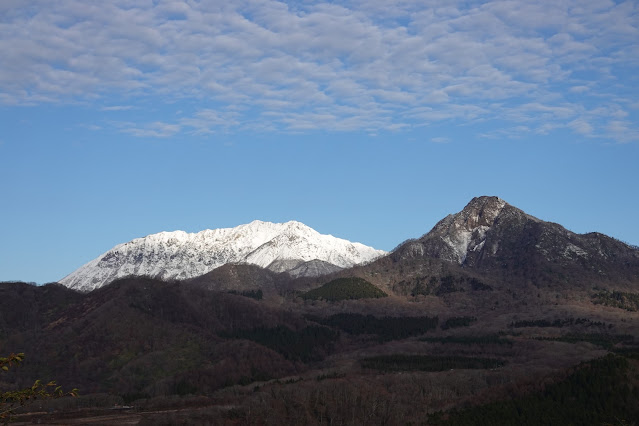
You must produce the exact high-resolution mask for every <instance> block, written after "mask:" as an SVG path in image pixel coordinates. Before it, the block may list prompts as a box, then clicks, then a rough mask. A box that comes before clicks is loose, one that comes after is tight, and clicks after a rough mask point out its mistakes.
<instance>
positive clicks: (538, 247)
mask: <svg viewBox="0 0 639 426" xmlns="http://www.w3.org/2000/svg"><path fill="white" fill-rule="evenodd" d="M392 257H393V259H395V260H402V259H410V258H415V257H429V258H437V259H441V260H445V261H448V262H451V263H456V264H458V265H460V266H462V267H465V268H473V269H478V270H484V271H493V272H494V271H501V272H505V273H513V272H516V273H517V274H519V275H523V276H528V277H532V279H533V280H535V279H538V278H539V277H541V276H546V277H547V278H548V279H553V278H552V275H553V274H555V275H557V276H559V275H564V276H565V275H567V274H571V275H577V276H583V277H586V276H590V277H600V278H603V279H608V280H613V279H623V280H626V281H628V280H630V281H632V280H639V250H637V249H636V248H634V247H631V246H628V245H627V244H624V243H622V242H620V241H618V240H615V239H613V238H610V237H607V236H605V235H603V234H599V233H589V234H576V233H574V232H571V231H569V230H567V229H566V228H564V227H562V226H561V225H558V224H556V223H551V222H545V221H543V220H540V219H538V218H535V217H533V216H530V215H528V214H526V213H525V212H523V211H522V210H520V209H518V208H516V207H513V206H511V205H510V204H508V203H506V202H505V201H504V200H501V199H499V198H497V197H477V198H473V199H472V200H471V201H470V202H469V203H468V205H466V207H464V209H463V210H462V211H461V212H459V213H456V214H452V215H449V216H447V217H445V218H444V219H442V220H441V221H440V222H439V223H437V225H435V227H434V228H433V229H432V230H431V231H430V232H429V233H427V234H425V235H424V236H422V237H421V238H418V239H415V240H411V241H407V242H406V243H404V244H402V245H401V246H400V247H398V248H397V249H395V251H394V252H393V254H392Z"/></svg>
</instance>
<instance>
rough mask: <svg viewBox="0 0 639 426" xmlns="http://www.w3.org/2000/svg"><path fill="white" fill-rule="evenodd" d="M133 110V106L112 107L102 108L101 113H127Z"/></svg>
mask: <svg viewBox="0 0 639 426" xmlns="http://www.w3.org/2000/svg"><path fill="white" fill-rule="evenodd" d="M133 108H135V107H134V106H133V105H113V106H105V107H102V108H101V109H102V111H128V110H130V109H133Z"/></svg>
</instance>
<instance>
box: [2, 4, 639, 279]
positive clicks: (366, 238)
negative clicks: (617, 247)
mask: <svg viewBox="0 0 639 426" xmlns="http://www.w3.org/2000/svg"><path fill="white" fill-rule="evenodd" d="M0 51H1V52H3V54H2V55H1V56H0V206H1V208H0V235H1V240H0V242H1V244H0V281H1V280H24V281H35V282H39V283H44V282H50V281H55V280H58V279H60V278H62V277H63V276H65V275H67V274H68V273H70V272H72V271H73V270H75V269H76V268H78V267H79V266H81V265H82V264H84V263H85V262H87V261H89V260H91V259H93V258H95V257H97V256H98V255H99V254H101V253H103V252H105V251H106V250H108V249H110V248H111V247H113V246H114V245H116V244H119V243H121V242H125V241H129V240H131V239H133V238H137V237H141V236H144V235H148V234H151V233H155V232H160V231H164V230H176V229H182V230H185V231H189V232H197V231H200V230H202V229H207V228H211V229H212V228H220V227H233V226H236V225H239V224H242V223H248V222H250V221H251V220H254V219H261V220H268V221H274V222H282V221H287V220H292V219H294V220H299V221H301V222H304V223H306V224H307V225H309V226H311V227H313V228H315V229H316V230H318V231H319V232H321V233H327V234H332V235H335V236H338V237H342V238H346V239H350V240H352V241H359V242H362V243H364V244H368V245H371V246H373V247H375V248H380V249H385V250H390V249H392V248H393V247H395V246H396V245H397V244H399V243H400V242H401V241H403V240H405V239H407V238H411V237H418V236H420V235H422V234H424V233H426V232H427V231H428V230H430V228H431V227H432V226H433V225H434V224H435V223H436V222H437V221H438V220H439V219H441V218H443V217H444V216H445V215H447V214H449V213H453V212H456V211H459V210H461V209H462V208H463V207H464V205H465V204H466V203H467V202H468V201H469V200H470V199H471V198H472V197H473V196H478V195H497V196H500V197H501V198H503V199H505V200H506V201H507V202H509V203H510V204H513V205H515V206H517V207H519V208H521V209H523V210H525V211H526V212H528V213H530V214H533V215H535V216H537V217H539V218H541V219H544V220H549V221H553V222H558V223H561V224H562V225H564V226H566V227H567V228H569V229H571V230H572V231H575V232H590V231H599V232H603V233H606V234H608V235H611V236H614V237H616V238H619V239H622V240H624V241H626V242H628V243H631V244H639V226H637V217H638V214H637V213H638V211H639V196H638V195H639V191H638V190H637V183H638V182H639V167H637V163H638V162H639V119H638V117H639V3H637V2H636V1H625V2H624V1H621V2H620V1H617V2H607V1H604V0H597V1H557V0H553V1H536V2H525V1H520V2H517V1H489V2H478V1H459V2H455V1H437V0H434V1H409V0H383V1H381V0H380V1H377V0H370V1H357V0H354V1H334V2H330V3H321V2H311V1H299V2H277V1H270V0H259V1H258V0H256V1H252V0H246V1H237V2H217V1H206V2H205V1H202V2H197V1H150V0H144V1H142V0H139V1H132V0H126V1H124V0H123V1H116V0H102V1H85V0H82V1H80V0H77V1H76V0H57V1H47V2H24V1H22V0H4V1H3V2H1V3H0Z"/></svg>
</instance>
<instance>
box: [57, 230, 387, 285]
mask: <svg viewBox="0 0 639 426" xmlns="http://www.w3.org/2000/svg"><path fill="white" fill-rule="evenodd" d="M384 254H386V252H384V251H382V250H376V249H373V248H372V247H368V246H365V245H364V244H360V243H352V242H350V241H347V240H344V239H341V238H336V237H333V236H332V235H323V234H320V233H319V232H317V231H315V230H314V229H312V228H310V227H308V226H306V225H304V224H303V223H300V222H296V221H290V222H286V223H271V222H262V221H259V220H256V221H253V222H251V223H249V224H246V225H240V226H237V227H235V228H221V229H213V230H211V229H207V230H204V231H201V232H198V233H187V232H184V231H173V232H160V233H157V234H152V235H148V236H146V237H143V238H137V239H134V240H132V241H129V242H127V243H124V244H119V245H117V246H115V247H113V248H112V249H111V250H109V251H107V252H106V253H104V254H102V255H100V256H98V257H97V258H96V259H94V260H92V261H90V262H88V263H86V264H85V265H83V266H82V267H80V268H79V269H77V270H76V271H74V272H73V273H71V274H69V275H68V276H66V277H64V278H63V279H62V280H60V283H61V284H63V285H65V286H67V287H69V288H72V289H75V290H79V291H83V292H88V291H91V290H94V289H96V288H99V287H102V286H104V285H106V284H108V283H110V282H112V281H114V280H116V279H118V278H122V277H125V276H130V275H137V276H151V277H155V278H161V279H187V278H193V277H196V276H200V275H204V274H206V273H207V272H210V271H211V270H213V269H215V268H218V267H220V266H222V265H224V264H227V263H249V264H254V265H258V266H261V267H263V268H270V269H272V270H274V271H276V272H286V271H289V270H290V271H291V275H294V276H299V275H300V274H302V275H304V274H310V275H312V274H314V273H315V274H317V273H319V272H318V271H321V270H326V268H317V267H304V265H305V264H306V263H307V262H311V263H309V264H308V265H309V266H312V265H313V264H312V262H315V263H318V261H319V263H321V264H328V266H330V265H333V266H334V268H335V269H340V268H348V267H351V266H354V265H356V264H359V263H364V262H367V261H370V260H373V259H375V258H377V257H379V256H382V255H384ZM300 271H302V272H300ZM313 271H315V272H313Z"/></svg>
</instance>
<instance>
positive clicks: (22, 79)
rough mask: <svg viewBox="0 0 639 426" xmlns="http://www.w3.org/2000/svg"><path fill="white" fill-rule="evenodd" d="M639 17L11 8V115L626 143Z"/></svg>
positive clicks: (292, 7) (485, 5)
mask: <svg viewBox="0 0 639 426" xmlns="http://www.w3.org/2000/svg"><path fill="white" fill-rule="evenodd" d="M638 15H639V14H638V12H637V8H636V3H634V2H631V1H622V2H619V3H613V2H578V1H570V0H566V1H562V2H552V1H549V0H544V1H540V2H537V3H521V2H511V1H502V0H495V1H488V2H482V3H474V2H470V3H468V2H458V1H451V2H448V1H438V0H433V1H429V2H415V1H410V0H388V1H378V0H373V1H370V2H369V1H367V2H363V1H360V0H352V1H348V0H344V1H339V2H334V3H317V2H310V3H309V2H290V3H285V2H280V1H273V0H260V1H257V0H246V1H243V2H227V3H218V2H213V3H210V2H200V3H197V2H182V1H170V2H158V3H157V4H155V3H149V2H142V1H134V2H123V1H120V0H107V1H103V2H97V1H81V0H60V1H56V2H41V3H37V4H33V3H27V4H25V3H23V2H9V3H6V4H4V5H3V6H2V13H0V16H1V17H0V49H1V51H2V52H3V57H2V58H1V59H0V103H3V104H5V105H16V104H31V105H33V104H43V103H65V102H78V101H83V102H88V103H90V104H94V105H96V107H97V108H98V109H102V110H103V111H119V110H125V109H128V108H133V107H135V105H134V104H135V102H134V101H132V100H136V99H142V100H146V101H147V102H165V103H167V104H170V103H172V102H178V101H180V100H188V101H189V102H201V104H202V105H207V104H215V105H218V106H219V108H217V107H216V109H215V110H211V109H207V108H206V107H203V108H202V109H201V111H200V112H195V113H194V114H193V115H192V117H188V118H183V119H182V120H181V121H179V122H176V123H173V124H171V125H170V126H172V127H169V128H161V126H160V125H159V124H161V122H158V123H159V124H158V123H154V124H152V125H149V127H140V126H137V127H136V126H133V127H131V130H130V131H129V133H131V134H135V135H140V136H147V135H153V134H157V135H159V136H160V137H166V136H164V135H167V134H171V132H173V134H175V133H176V132H180V131H187V132H192V133H197V134H208V133H211V132H216V131H231V129H234V130H244V129H253V130H255V129H260V131H304V130H316V129H323V130H343V131H357V130H361V131H367V132H379V131H385V130H388V131H391V130H396V129H398V128H407V127H419V126H424V125H429V124H432V123H435V122H442V121H454V122H456V123H461V124H464V123H467V122H468V121H469V120H470V121H476V120H482V121H483V122H486V121H493V122H501V121H502V120H504V119H505V120H508V121H510V124H511V125H512V127H517V126H519V125H521V123H524V122H525V123H526V126H529V127H530V128H531V129H536V130H533V131H537V132H541V133H543V132H548V131H552V129H556V128H562V127H563V128H568V129H571V130H572V131H574V132H575V133H576V134H579V135H586V134H589V135H598V136H600V137H608V138H613V137H614V138H618V137H623V138H626V137H631V136H632V135H633V134H634V133H636V132H637V124H636V121H634V120H633V119H632V118H625V119H624V120H625V121H624V123H625V124H624V126H619V125H612V124H610V117H609V116H608V115H606V114H604V115H597V114H596V112H595V110H597V108H598V107H599V106H600V105H602V104H604V105H606V107H607V108H609V109H617V110H619V111H623V110H625V109H624V108H626V107H627V106H629V105H632V104H633V103H635V102H636V101H634V99H636V97H637V94H638V93H637V92H638V90H639V89H638V88H637V85H636V84H634V82H633V80H632V78H633V77H632V76H634V75H636V74H637V71H638V68H639V54H637V55H635V54H632V53H633V52H636V51H637V46H636V45H637V43H636V40H638V39H639V23H638V19H637V16H638ZM106 98H108V99H110V100H115V102H121V103H122V105H127V106H118V105H117V104H116V105H112V106H104V105H103V103H105V101H104V99H106ZM229 111H234V113H233V114H230V113H229ZM628 114H629V113H628ZM635 114H636V113H635ZM578 117H584V118H583V120H584V121H578V120H579V118H578ZM586 123H587V124H588V126H590V127H589V128H587V127H586V126H585V124H586ZM165 124H166V123H165ZM624 132H625V133H624ZM624 135H625V136H624Z"/></svg>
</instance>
